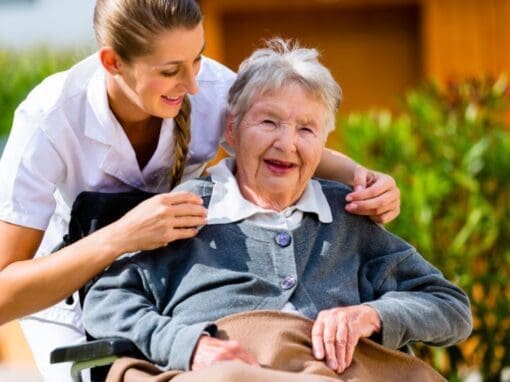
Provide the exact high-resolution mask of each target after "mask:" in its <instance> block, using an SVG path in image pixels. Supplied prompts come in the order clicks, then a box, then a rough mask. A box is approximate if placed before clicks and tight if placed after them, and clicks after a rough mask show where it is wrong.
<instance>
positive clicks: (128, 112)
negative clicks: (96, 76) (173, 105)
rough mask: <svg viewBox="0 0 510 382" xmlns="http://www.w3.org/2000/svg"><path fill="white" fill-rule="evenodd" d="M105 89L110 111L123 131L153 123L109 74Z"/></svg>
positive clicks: (151, 117)
mask: <svg viewBox="0 0 510 382" xmlns="http://www.w3.org/2000/svg"><path fill="white" fill-rule="evenodd" d="M106 89H107V93H108V104H109V106H110V109H111V110H112V113H113V115H115V118H117V120H118V121H119V123H120V124H121V126H122V127H123V128H124V129H126V128H130V127H134V126H148V125H150V124H151V123H153V122H152V121H153V119H154V118H153V116H152V115H150V114H148V113H146V112H145V111H143V110H142V109H141V108H140V107H139V106H138V105H136V104H134V103H133V102H132V101H131V100H130V99H129V97H127V96H126V94H125V93H124V91H123V90H122V89H121V88H120V86H119V84H118V83H117V81H115V79H114V78H113V76H112V75H110V74H108V75H107V78H106Z"/></svg>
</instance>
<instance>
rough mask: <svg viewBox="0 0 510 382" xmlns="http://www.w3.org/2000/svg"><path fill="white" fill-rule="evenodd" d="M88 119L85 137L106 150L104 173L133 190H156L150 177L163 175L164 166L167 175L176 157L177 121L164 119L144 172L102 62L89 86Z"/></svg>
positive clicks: (102, 166)
mask: <svg viewBox="0 0 510 382" xmlns="http://www.w3.org/2000/svg"><path fill="white" fill-rule="evenodd" d="M85 117H86V118H85V130H84V133H85V136H87V137H88V138H90V139H93V140H95V141H97V142H99V143H102V144H103V145H104V147H105V149H104V155H103V159H102V161H101V164H100V168H101V169H102V170H103V171H104V172H106V173H107V174H109V175H111V176H113V177H115V178H117V179H119V180H120V181H122V182H123V183H125V184H127V185H129V186H131V187H133V188H137V189H143V190H147V189H149V188H151V189H152V188H153V187H151V186H150V185H148V184H147V183H146V181H145V178H146V176H147V175H149V174H151V173H158V172H159V173H161V171H162V170H161V167H165V172H167V171H166V170H167V169H168V168H169V166H170V165H169V164H170V163H171V161H172V156H173V149H172V148H173V139H174V138H173V130H174V121H173V119H165V120H163V124H162V126H161V131H160V135H159V141H158V146H157V148H156V151H155V152H154V154H153V156H152V158H151V159H150V160H149V162H148V163H147V165H146V166H145V168H144V169H143V172H142V170H141V169H140V167H139V165H138V162H137V159H136V153H135V151H134V149H133V146H132V145H131V143H130V142H129V139H128V137H127V136H126V133H125V132H124V129H123V128H122V126H121V125H120V123H119V122H118V121H117V119H116V118H115V116H114V114H113V112H112V111H111V109H110V106H109V104H108V94H107V90H106V72H105V70H104V69H103V67H102V66H101V64H100V62H99V60H98V62H97V70H96V72H95V73H94V74H93V76H92V77H91V78H90V81H89V84H88V87H87V108H86V116H85Z"/></svg>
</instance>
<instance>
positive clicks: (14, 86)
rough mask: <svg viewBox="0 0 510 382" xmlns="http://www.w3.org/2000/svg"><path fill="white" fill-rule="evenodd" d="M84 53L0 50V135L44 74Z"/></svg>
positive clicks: (65, 67) (9, 126)
mask: <svg viewBox="0 0 510 382" xmlns="http://www.w3.org/2000/svg"><path fill="white" fill-rule="evenodd" d="M78 56H81V57H83V56H84V54H79V53H73V52H60V51H54V50H50V49H45V48H39V49H34V50H31V51H22V52H20V51H9V50H5V51H0V78H2V86H0V107H1V110H2V112H1V113H0V136H5V135H6V134H7V133H8V132H9V130H10V128H11V125H12V117H13V114H14V110H15V109H16V107H17V106H18V104H19V103H20V102H21V101H23V99H24V98H25V97H26V96H27V94H28V93H29V92H30V90H31V89H32V88H33V87H34V86H35V85H37V84H38V83H39V82H41V81H42V80H43V79H44V78H45V77H47V76H48V75H50V74H52V73H55V72H58V71H61V70H65V69H67V68H69V67H70V66H71V65H72V64H73V63H74V62H76V61H77V60H78Z"/></svg>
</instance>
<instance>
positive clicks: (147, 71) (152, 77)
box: [114, 23, 205, 118]
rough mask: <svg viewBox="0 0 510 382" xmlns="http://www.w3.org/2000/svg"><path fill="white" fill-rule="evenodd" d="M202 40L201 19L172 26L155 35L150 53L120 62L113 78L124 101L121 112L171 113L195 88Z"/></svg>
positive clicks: (156, 114)
mask: <svg viewBox="0 0 510 382" xmlns="http://www.w3.org/2000/svg"><path fill="white" fill-rule="evenodd" d="M204 44H205V40H204V30H203V26H202V23H199V24H198V25H197V26H196V27H194V28H193V29H186V28H183V27H180V28H175V29H172V30H169V31H165V32H162V33H161V34H159V35H158V36H157V37H156V38H155V40H154V41H153V46H154V50H153V52H152V53H151V54H150V55H147V56H143V57H137V58H135V59H133V60H132V61H131V62H129V63H122V68H121V73H120V76H115V77H114V81H117V85H118V88H119V89H120V90H121V91H122V93H123V95H124V97H123V98H125V99H126V101H127V102H126V103H127V104H126V105H125V106H126V108H123V109H125V112H128V113H129V112H131V114H135V113H136V114H142V116H143V114H147V116H155V117H159V118H173V117H175V116H176V115H177V114H178V112H179V109H180V107H181V104H182V102H183V98H184V96H185V95H186V94H195V93H196V92H197V91H198V86H197V82H196V76H197V74H198V71H199V69H200V62H201V55H202V52H203V50H204ZM120 106H121V105H120ZM121 107H122V106H121Z"/></svg>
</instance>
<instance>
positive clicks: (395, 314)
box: [362, 225, 472, 349]
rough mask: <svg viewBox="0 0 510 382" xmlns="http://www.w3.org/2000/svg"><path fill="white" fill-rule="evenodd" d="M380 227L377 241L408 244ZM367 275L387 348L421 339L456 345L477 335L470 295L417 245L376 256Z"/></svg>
mask: <svg viewBox="0 0 510 382" xmlns="http://www.w3.org/2000/svg"><path fill="white" fill-rule="evenodd" d="M374 227H376V228H375V229H374V232H373V233H372V235H374V236H372V237H371V238H372V240H371V241H372V242H378V241H379V242H382V243H384V244H383V245H384V247H386V248H392V247H393V248H397V247H399V248H402V246H403V244H407V243H405V242H403V241H402V240H401V239H399V238H397V237H396V236H394V235H392V234H390V233H389V232H387V231H385V230H384V229H382V228H380V227H378V226H376V225H374ZM377 236H380V237H379V238H377ZM362 274H363V277H364V278H365V279H366V280H369V282H370V283H371V284H372V286H373V288H375V296H374V297H375V298H374V300H373V301H370V302H366V304H367V305H369V306H371V307H373V308H374V309H375V310H376V311H377V312H378V314H379V316H380V318H381V321H382V344H383V345H384V346H386V347H389V348H393V349H398V348H400V347H402V346H404V345H406V344H408V343H411V342H417V341H419V342H425V343H427V344H430V345H437V346H450V345H453V344H455V343H457V342H459V341H462V340H463V339H465V338H467V336H469V334H470V333H471V329H472V318H471V312H470V307H469V300H468V297H467V296H466V294H465V293H464V292H463V291H462V290H461V289H460V288H458V287H456V286H455V285H453V284H452V283H451V282H449V281H448V280H446V279H445V278H444V277H443V275H442V274H441V273H440V272H439V271H438V270H437V269H436V268H434V267H433V266H432V265H431V264H429V263H428V262H427V261H426V260H425V259H423V257H421V256H420V255H419V254H418V253H417V252H416V251H415V250H414V248H412V247H411V246H409V245H407V249H404V250H400V251H394V252H388V253H387V254H385V255H381V256H377V257H375V258H374V259H372V260H370V261H368V262H367V263H366V264H365V266H364V267H363V269H362Z"/></svg>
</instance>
